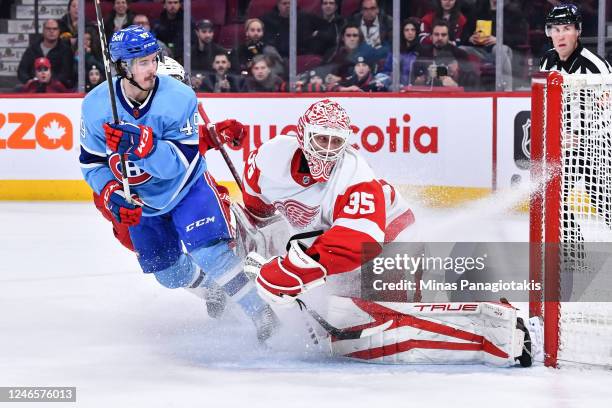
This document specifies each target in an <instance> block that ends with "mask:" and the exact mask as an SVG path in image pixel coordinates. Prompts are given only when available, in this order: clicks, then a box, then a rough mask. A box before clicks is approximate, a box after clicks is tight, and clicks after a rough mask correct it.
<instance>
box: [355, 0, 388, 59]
mask: <svg viewBox="0 0 612 408" xmlns="http://www.w3.org/2000/svg"><path fill="white" fill-rule="evenodd" d="M353 22H354V23H356V24H358V25H359V28H360V30H361V33H362V34H363V38H364V40H365V42H366V44H368V45H369V46H371V47H372V48H375V49H376V48H381V47H383V48H386V49H385V50H384V54H385V55H387V52H388V51H389V48H390V46H391V30H392V28H393V20H392V19H391V17H390V16H388V15H387V14H385V13H384V12H382V11H380V9H379V8H378V2H377V0H362V1H361V13H358V14H356V15H355V17H354V18H353Z"/></svg>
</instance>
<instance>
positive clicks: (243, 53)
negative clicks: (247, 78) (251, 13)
mask: <svg viewBox="0 0 612 408" xmlns="http://www.w3.org/2000/svg"><path fill="white" fill-rule="evenodd" d="M244 34H245V42H244V43H243V44H240V45H239V46H238V47H236V48H235V49H234V50H233V51H232V59H231V63H232V67H233V70H234V72H235V73H238V74H242V75H246V74H247V72H248V71H249V67H250V65H251V62H252V61H253V58H254V57H255V56H257V55H265V56H266V57H268V61H269V62H270V64H271V67H272V72H273V73H274V74H276V75H278V76H281V77H283V76H284V73H285V64H284V62H283V58H282V57H281V56H280V54H279V53H278V51H277V50H276V48H274V47H273V46H272V45H269V44H267V43H266V42H265V41H264V40H263V38H264V24H263V22H262V21H261V20H260V19H258V18H251V19H249V20H247V21H246V22H245V23H244Z"/></svg>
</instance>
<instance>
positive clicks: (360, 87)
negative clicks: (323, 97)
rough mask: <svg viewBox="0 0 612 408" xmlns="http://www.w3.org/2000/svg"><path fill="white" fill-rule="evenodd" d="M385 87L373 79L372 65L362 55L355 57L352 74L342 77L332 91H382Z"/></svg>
mask: <svg viewBox="0 0 612 408" xmlns="http://www.w3.org/2000/svg"><path fill="white" fill-rule="evenodd" d="M386 90H387V88H386V87H385V86H384V85H383V84H382V82H380V81H376V80H375V79H374V75H373V74H372V66H370V64H368V63H367V62H366V60H365V59H364V58H363V57H357V63H356V64H355V66H354V68H353V74H352V75H350V76H348V77H346V78H344V79H343V80H342V81H340V82H339V83H338V85H336V86H335V87H334V88H333V89H332V91H340V92H383V91H386Z"/></svg>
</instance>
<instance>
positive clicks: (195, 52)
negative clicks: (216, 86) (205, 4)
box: [191, 19, 225, 72]
mask: <svg viewBox="0 0 612 408" xmlns="http://www.w3.org/2000/svg"><path fill="white" fill-rule="evenodd" d="M195 33H196V37H197V40H196V41H194V43H193V45H192V46H191V69H192V70H193V71H200V72H203V71H212V63H213V59H214V58H215V56H216V55H217V54H218V53H220V52H223V53H224V52H225V49H224V48H223V47H221V46H220V45H219V44H217V43H215V42H213V39H214V37H215V31H214V27H213V23H212V22H211V21H210V20H206V19H204V20H200V21H198V23H197V24H196V29H195Z"/></svg>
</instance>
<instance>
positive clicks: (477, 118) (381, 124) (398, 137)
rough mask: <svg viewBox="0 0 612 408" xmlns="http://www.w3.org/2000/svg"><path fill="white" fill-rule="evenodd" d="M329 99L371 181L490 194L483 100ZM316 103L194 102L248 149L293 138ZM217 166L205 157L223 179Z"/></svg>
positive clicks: (487, 111)
mask: <svg viewBox="0 0 612 408" xmlns="http://www.w3.org/2000/svg"><path fill="white" fill-rule="evenodd" d="M334 99H335V100H337V101H338V102H339V103H340V104H342V105H343V106H344V107H345V108H346V110H347V111H348V113H349V115H350V117H351V120H352V123H353V124H354V125H355V126H357V128H358V131H357V133H356V134H355V135H354V138H353V140H352V142H353V144H355V145H356V146H357V147H358V149H359V151H360V153H361V154H362V155H363V156H365V157H366V158H367V160H368V162H369V163H370V165H371V166H372V167H373V168H374V171H375V172H376V174H377V175H378V176H379V177H381V178H384V179H386V180H387V181H389V182H392V183H397V184H402V185H416V186H428V185H436V186H459V187H490V186H491V177H492V167H491V157H492V140H491V133H492V115H493V109H492V103H491V98H459V99H448V98H350V97H343V98H334ZM316 100H317V99H315V98H287V99H268V98H265V99H247V98H244V99H242V98H241V99H227V98H203V99H201V101H202V104H203V106H204V108H205V110H206V111H207V113H208V116H209V117H210V118H211V120H212V121H216V120H221V119H224V118H227V117H234V118H237V119H239V120H240V121H242V122H244V123H245V124H248V125H249V139H250V143H249V146H250V147H249V148H254V147H257V146H259V145H260V144H261V143H263V142H265V141H266V140H268V139H270V138H272V137H274V136H276V135H278V134H280V133H283V132H295V124H296V123H297V120H298V118H299V117H300V115H301V114H303V113H304V111H305V110H306V108H307V107H308V106H310V104H311V103H313V102H315V101H316ZM247 156H248V150H247V149H245V148H242V149H240V151H236V152H233V154H232V155H231V157H232V159H233V161H234V162H235V163H240V162H242V161H243V160H246V157H247ZM220 160H221V159H220V155H215V156H212V155H211V157H210V158H209V163H210V168H211V169H212V171H213V173H215V174H222V175H223V176H222V177H218V178H220V179H222V180H224V179H228V177H231V176H230V175H229V172H227V171H226V170H225V169H224V165H223V163H222V162H220ZM467 163H469V166H467V165H466V164H467Z"/></svg>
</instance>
